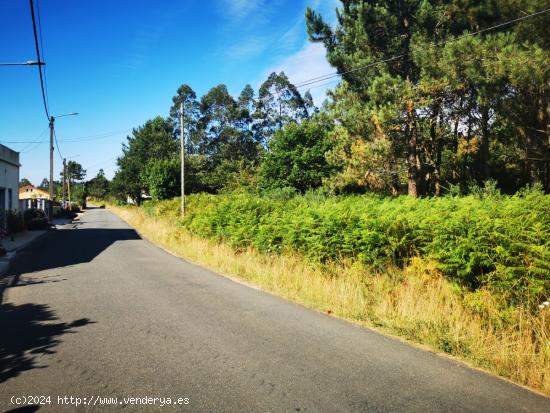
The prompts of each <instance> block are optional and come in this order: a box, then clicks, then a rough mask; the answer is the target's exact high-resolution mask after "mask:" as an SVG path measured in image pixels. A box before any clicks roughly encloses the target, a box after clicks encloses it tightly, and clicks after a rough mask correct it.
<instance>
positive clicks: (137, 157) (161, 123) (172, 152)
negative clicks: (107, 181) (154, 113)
mask: <svg viewBox="0 0 550 413" xmlns="http://www.w3.org/2000/svg"><path fill="white" fill-rule="evenodd" d="M177 153H178V141H177V138H176V136H175V134H174V131H173V125H172V123H171V122H170V120H167V119H163V118H161V117H156V118H154V119H152V120H149V121H147V122H145V124H144V125H143V126H140V127H139V128H136V129H134V130H133V131H132V135H131V136H128V137H127V142H126V143H124V144H123V145H122V156H120V157H119V158H118V159H117V165H118V170H117V172H116V174H115V177H114V178H113V191H114V192H115V193H116V194H117V196H118V197H119V198H125V197H127V196H128V197H130V198H132V199H133V200H134V201H135V202H137V203H139V202H141V193H142V191H144V190H148V189H149V188H148V186H147V182H145V181H144V180H143V176H144V175H143V171H144V170H145V168H146V167H147V164H148V162H149V161H150V160H152V159H155V160H159V159H171V158H173V157H174V156H176V154H177Z"/></svg>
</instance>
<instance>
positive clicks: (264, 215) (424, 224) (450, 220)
mask: <svg viewBox="0 0 550 413" xmlns="http://www.w3.org/2000/svg"><path fill="white" fill-rule="evenodd" d="M170 202H171V203H169V204H168V203H167V204H162V203H151V204H150V205H148V206H147V207H146V208H147V210H148V212H149V214H152V215H156V214H159V215H164V214H166V213H167V210H173V209H174V208H175V204H174V201H170ZM188 206H189V213H188V214H187V217H186V219H185V220H184V222H183V224H184V225H185V227H186V228H188V229H189V230H190V231H191V232H193V233H195V234H197V235H200V236H202V237H207V238H216V239H219V240H223V241H226V242H229V243H230V244H231V245H232V246H233V247H235V248H246V247H248V246H252V247H254V248H256V249H257V250H259V251H262V252H266V253H280V252H298V253H300V254H303V255H304V256H306V257H307V258H309V259H311V260H314V261H318V262H326V261H338V260H343V259H351V260H355V261H359V262H361V263H363V264H365V265H368V266H371V267H375V268H378V269H380V270H382V269H384V268H385V267H387V266H388V265H404V264H406V263H407V262H408V261H409V260H410V259H411V258H412V257H417V256H420V257H424V258H426V259H431V260H434V261H435V262H437V263H438V266H439V268H440V270H441V271H442V272H443V274H444V275H445V276H447V277H448V278H451V279H453V280H456V281H458V282H459V283H461V284H462V285H464V286H466V287H468V288H471V289H476V288H480V287H490V288H492V289H496V290H499V291H500V292H502V293H503V294H504V295H505V296H506V297H507V298H508V299H509V300H510V301H511V302H515V301H517V300H521V301H525V300H526V299H529V300H538V299H540V298H543V297H544V298H546V297H547V295H548V294H550V196H549V195H544V194H543V193H542V192H540V191H538V190H528V191H524V192H520V193H518V194H517V195H515V196H502V195H499V194H493V195H490V194H489V195H483V194H478V195H477V196H476V195H471V196H466V197H451V196H449V197H442V198H425V199H412V198H408V197H399V198H383V197H377V196H372V195H371V196H351V197H328V198H325V197H323V196H320V195H318V194H306V195H305V196H295V197H286V196H281V194H279V193H277V194H276V196H262V197H258V196H252V195H249V194H228V195H215V196H214V195H193V196H191V197H190V199H189V201H188ZM176 211H177V209H176ZM175 216H177V214H176V215H175Z"/></svg>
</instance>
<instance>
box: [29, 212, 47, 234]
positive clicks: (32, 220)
mask: <svg viewBox="0 0 550 413" xmlns="http://www.w3.org/2000/svg"><path fill="white" fill-rule="evenodd" d="M23 219H24V221H25V227H26V228H27V229H28V230H29V231H33V230H43V229H48V228H49V227H50V225H49V223H48V218H47V217H46V215H45V214H44V211H42V210H41V209H37V208H29V209H26V210H25V211H24V212H23Z"/></svg>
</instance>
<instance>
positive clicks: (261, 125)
mask: <svg viewBox="0 0 550 413" xmlns="http://www.w3.org/2000/svg"><path fill="white" fill-rule="evenodd" d="M307 117H308V111H307V107H306V103H305V102H304V99H303V98H302V95H301V94H300V92H299V91H298V89H297V88H296V86H294V85H293V84H292V83H290V81H289V80H288V78H287V76H286V75H285V73H284V72H281V73H278V74H277V73H275V72H273V73H271V74H270V75H269V77H268V78H267V80H266V81H265V82H264V83H262V85H261V86H260V90H259V93H258V99H257V102H256V111H255V113H254V118H255V119H256V120H257V122H256V124H255V129H256V133H257V136H258V139H259V141H260V142H261V143H263V144H267V142H268V141H269V139H270V138H271V136H273V134H274V133H275V131H276V130H277V129H280V128H282V127H283V126H284V125H286V124H288V123H291V122H299V121H301V120H303V119H307Z"/></svg>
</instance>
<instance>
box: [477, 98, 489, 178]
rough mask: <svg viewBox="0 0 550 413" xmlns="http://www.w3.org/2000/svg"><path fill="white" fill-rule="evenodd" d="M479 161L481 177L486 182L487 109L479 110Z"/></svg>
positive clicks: (487, 169) (487, 153) (487, 157)
mask: <svg viewBox="0 0 550 413" xmlns="http://www.w3.org/2000/svg"><path fill="white" fill-rule="evenodd" d="M479 149H480V153H479V155H480V156H479V161H480V164H481V165H480V167H481V173H482V174H481V176H482V177H483V180H484V181H486V180H488V179H489V178H490V169H489V108H488V107H487V106H483V107H482V108H481V142H480V148H479Z"/></svg>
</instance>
